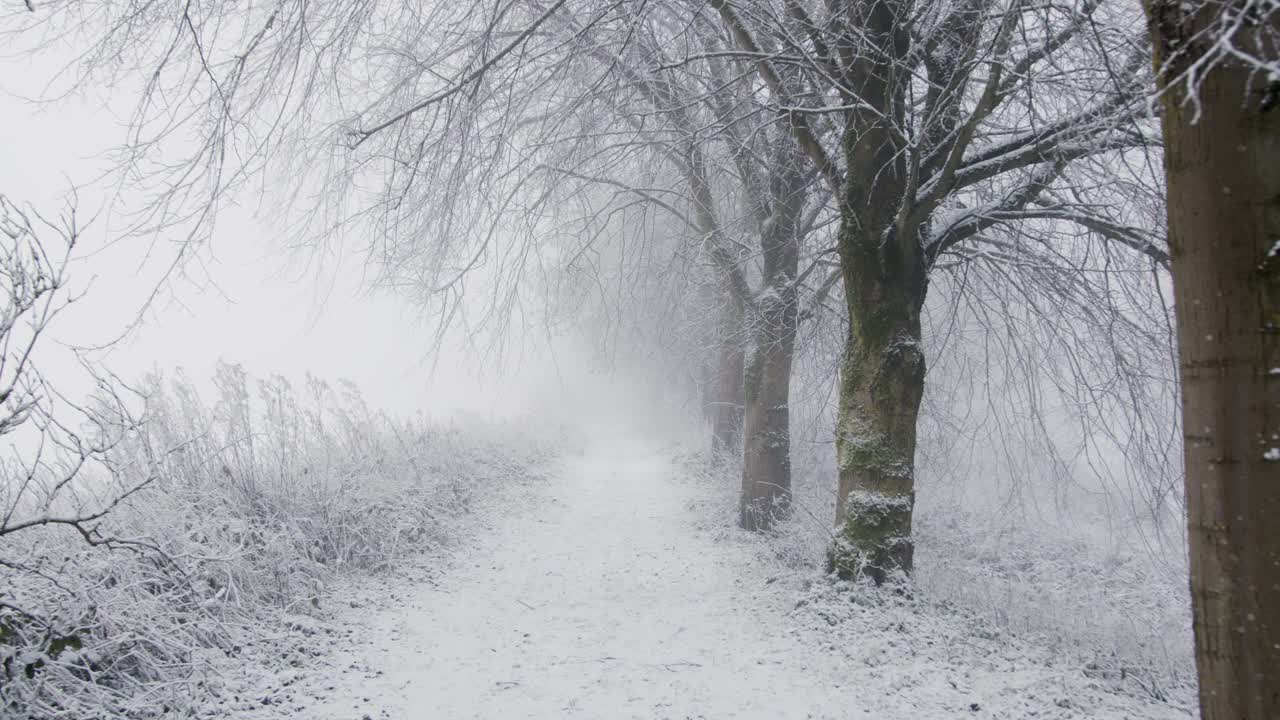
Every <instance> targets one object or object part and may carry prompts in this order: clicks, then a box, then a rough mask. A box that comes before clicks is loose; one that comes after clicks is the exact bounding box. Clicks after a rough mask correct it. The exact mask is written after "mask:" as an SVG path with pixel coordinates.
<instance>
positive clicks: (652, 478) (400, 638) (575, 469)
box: [235, 433, 1192, 720]
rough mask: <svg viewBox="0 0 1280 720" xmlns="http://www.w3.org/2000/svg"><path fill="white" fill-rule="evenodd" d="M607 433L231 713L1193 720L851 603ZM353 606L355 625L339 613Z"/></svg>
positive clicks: (1039, 653) (861, 601) (893, 608)
mask: <svg viewBox="0 0 1280 720" xmlns="http://www.w3.org/2000/svg"><path fill="white" fill-rule="evenodd" d="M670 456H671V453H670V452H669V451H664V449H663V448H662V447H661V446H660V445H659V444H658V443H656V442H652V443H651V442H648V441H646V440H644V439H642V438H636V437H634V436H627V435H625V434H621V433H614V434H611V436H604V437H596V438H594V439H593V440H591V441H590V442H589V443H588V448H587V450H586V451H585V452H584V453H583V454H581V455H578V456H571V457H569V458H567V459H566V460H564V461H563V462H562V464H561V468H560V469H559V471H558V472H555V473H553V476H552V478H551V479H550V480H549V481H547V482H542V481H538V482H536V483H528V484H525V485H523V486H521V487H520V488H518V489H516V490H514V491H513V492H512V494H511V496H510V497H508V498H506V499H505V500H504V501H503V502H501V503H500V504H495V505H494V506H493V507H490V508H488V509H487V510H482V511H481V517H480V519H479V520H478V522H481V523H482V524H483V525H485V526H486V527H485V528H484V529H483V530H477V531H475V532H472V533H470V537H468V538H467V539H466V540H465V542H463V543H462V544H461V545H460V546H458V547H454V548H453V549H452V550H451V552H450V554H451V555H452V559H451V560H450V561H449V562H448V563H447V566H446V567H444V568H442V569H441V570H440V572H438V573H435V572H431V573H430V574H431V575H432V576H431V577H430V578H427V577H424V576H423V574H422V573H417V574H415V573H412V572H411V573H407V574H405V573H402V574H401V575H399V576H397V577H394V578H391V579H388V578H386V577H374V578H372V579H366V580H364V581H362V582H363V583H364V584H365V585H366V586H363V587H361V588H357V589H355V590H353V591H352V593H351V594H349V595H347V596H346V597H347V598H351V600H350V602H349V603H348V602H347V601H346V600H345V599H344V600H342V601H341V602H342V604H343V607H342V608H341V610H340V612H338V614H337V615H336V616H335V617H331V618H330V621H331V622H332V623H333V624H334V625H336V626H338V627H340V628H342V629H341V630H339V631H338V632H333V631H332V630H330V629H326V630H325V631H324V632H319V631H317V633H316V639H317V643H319V642H320V640H319V639H318V638H320V637H322V636H326V634H327V637H328V638H329V642H331V643H332V645H333V650H332V651H331V652H329V653H327V654H325V655H324V656H322V657H321V659H320V660H319V664H320V665H323V666H325V667H314V666H313V667H310V668H304V669H303V670H302V671H301V672H300V673H299V674H297V675H295V676H290V677H288V678H287V679H286V680H285V681H284V683H283V685H281V684H280V683H279V680H278V678H277V679H275V680H273V681H272V682H273V683H275V687H274V689H272V690H270V691H268V692H267V694H266V696H265V697H264V699H263V700H262V701H261V702H259V703H254V704H255V705H259V706H260V707H258V708H256V709H255V710H249V711H247V712H239V713H235V716H236V717H245V716H248V715H250V714H252V715H254V716H257V715H258V714H259V713H265V714H267V715H277V716H280V715H282V716H285V717H292V718H318V719H329V718H332V719H339V718H341V719H351V720H363V719H365V718H368V719H371V720H379V719H382V718H390V719H394V720H428V719H437V718H441V719H446V718H485V719H493V720H508V719H512V718H601V719H606V718H653V719H668V718H669V719H672V720H677V719H679V720H685V719H689V718H705V719H707V720H716V719H719V718H773V719H778V718H832V719H835V718H861V717H869V718H870V717H874V718H888V719H893V718H903V719H910V718H924V719H928V718H949V717H957V718H961V717H963V718H971V717H972V718H1185V717H1188V716H1191V715H1192V710H1190V709H1189V708H1188V707H1187V706H1185V705H1183V704H1182V703H1177V704H1172V703H1171V701H1165V702H1159V701H1156V700H1154V699H1152V698H1150V697H1144V696H1142V694H1141V693H1139V692H1135V691H1134V689H1133V688H1132V687H1131V686H1129V685H1125V684H1124V683H1123V682H1122V681H1120V680H1117V679H1114V678H1112V679H1106V678H1098V677H1091V673H1089V672H1087V671H1086V667H1085V663H1084V662H1083V661H1081V660H1079V659H1073V658H1064V657H1055V656H1052V655H1050V654H1049V652H1048V651H1047V650H1044V649H1042V647H1040V646H1038V645H1037V644H1036V643H1035V642H1034V641H1032V640H1024V639H1019V638H1014V637H1009V636H1007V635H1000V634H998V633H991V632H983V631H982V625H981V624H980V623H978V622H976V621H975V620H974V619H972V618H968V617H965V616H963V615H960V614H957V613H954V612H951V611H944V610H942V609H939V608H938V606H937V605H936V604H929V603H926V602H923V601H914V602H913V601H909V600H904V599H902V598H899V597H894V596H891V595H889V596H886V594H885V593H876V592H873V591H871V590H869V589H855V590H854V591H853V592H850V591H848V590H847V589H846V590H844V591H838V590H837V589H835V588H834V587H833V586H832V584H831V583H830V582H828V581H826V580H823V579H821V578H814V577H813V575H812V573H808V574H805V573H801V572H798V571H797V572H793V573H790V574H787V573H785V572H783V573H781V574H779V573H778V572H777V568H776V567H775V566H772V565H770V564H769V563H768V562H766V560H765V558H764V557H763V553H761V552H760V544H761V541H759V540H756V539H753V538H751V537H749V536H747V535H746V534H745V533H740V532H737V531H734V532H731V533H729V532H723V531H717V530H715V529H714V528H711V529H709V528H708V527H707V523H706V522H705V521H704V520H703V519H702V518H701V516H700V515H701V514H700V513H699V512H698V511H697V510H698V508H699V507H700V506H701V509H702V510H705V506H706V504H707V502H708V495H710V494H713V493H716V492H732V489H731V488H730V489H717V488H712V487H709V486H708V485H707V483H705V482H701V481H696V480H694V479H691V478H689V477H688V474H687V473H682V472H680V471H679V469H678V467H677V465H676V464H675V463H674V462H673V461H672V460H671V459H670ZM347 605H353V606H354V607H347Z"/></svg>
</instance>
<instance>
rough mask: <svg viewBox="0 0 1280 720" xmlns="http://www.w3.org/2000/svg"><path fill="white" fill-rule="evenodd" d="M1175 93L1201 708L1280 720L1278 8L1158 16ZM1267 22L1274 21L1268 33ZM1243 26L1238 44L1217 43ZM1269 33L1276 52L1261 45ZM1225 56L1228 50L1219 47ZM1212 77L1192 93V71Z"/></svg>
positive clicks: (1167, 101) (1154, 9)
mask: <svg viewBox="0 0 1280 720" xmlns="http://www.w3.org/2000/svg"><path fill="white" fill-rule="evenodd" d="M1147 10H1148V14H1149V19H1150V21H1151V22H1150V29H1151V34H1152V41H1153V44H1154V46H1155V60H1156V67H1157V70H1158V71H1159V72H1161V73H1162V78H1163V79H1164V80H1165V81H1166V82H1169V83H1171V85H1169V86H1166V87H1164V88H1163V110H1164V117H1163V123H1164V135H1165V172H1166V176H1167V178H1168V192H1169V199H1168V213H1169V243H1170V250H1171V256H1172V266H1173V267H1172V269H1173V285H1174V303H1175V304H1174V307H1175V311H1176V314H1177V324H1178V353H1179V356H1180V365H1181V376H1182V416H1183V429H1184V433H1185V446H1184V456H1185V461H1186V485H1187V522H1188V540H1189V545H1190V556H1191V599H1192V611H1193V624H1194V630H1195V643H1196V665H1197V668H1198V671H1199V679H1200V711H1201V715H1202V716H1203V717H1204V718H1206V720H1212V719H1214V718H1224V719H1225V718H1231V720H1239V719H1241V718H1259V719H1261V718H1277V717H1280V531H1278V530H1277V525H1278V524H1280V83H1277V82H1276V81H1275V80H1274V79H1269V78H1267V76H1266V73H1265V72H1259V71H1258V69H1257V67H1253V66H1252V65H1255V64H1256V63H1250V62H1246V61H1242V60H1241V59H1240V58H1239V57H1217V58H1215V57H1213V56H1212V55H1211V54H1210V53H1212V52H1214V49H1215V48H1214V43H1215V41H1218V40H1226V41H1227V42H1228V43H1229V44H1230V45H1231V46H1232V47H1233V48H1235V49H1236V50H1237V51H1239V52H1240V53H1241V54H1242V55H1248V54H1250V53H1252V54H1254V56H1255V58H1256V59H1257V60H1260V61H1262V62H1266V63H1270V64H1271V65H1272V66H1273V67H1274V66H1276V65H1277V64H1280V48H1277V46H1276V45H1275V44H1274V38H1275V37H1276V33H1280V13H1273V14H1272V16H1271V17H1270V18H1269V19H1268V20H1263V19H1262V18H1261V17H1253V18H1252V19H1250V20H1249V21H1248V22H1241V23H1234V22H1227V21H1226V18H1227V17H1228V16H1230V15H1233V14H1235V15H1241V16H1245V15H1247V13H1246V12H1244V11H1245V4H1244V3H1242V2H1223V3H1220V4H1194V5H1187V4H1184V3H1175V2H1171V1H1169V0H1156V1H1154V2H1150V3H1149V4H1148V6H1147ZM1260 21H1261V22H1260ZM1223 26H1227V27H1234V28H1236V30H1235V32H1234V36H1233V37H1231V38H1221V37H1217V36H1216V35H1215V33H1216V32H1219V28H1221V27H1223ZM1268 32H1269V33H1271V38H1272V40H1271V41H1270V44H1269V43H1268V41H1266V40H1260V38H1262V37H1264V36H1265V34H1266V33H1268ZM1218 47H1222V46H1221V45H1219V46H1218ZM1193 68H1195V71H1197V72H1200V73H1202V75H1201V76H1200V78H1199V80H1200V82H1198V83H1192V85H1193V87H1194V88H1195V92H1196V96H1195V97H1189V96H1188V95H1187V93H1186V87H1187V85H1186V84H1185V83H1184V80H1185V78H1186V77H1187V76H1186V75H1185V73H1187V72H1189V71H1193Z"/></svg>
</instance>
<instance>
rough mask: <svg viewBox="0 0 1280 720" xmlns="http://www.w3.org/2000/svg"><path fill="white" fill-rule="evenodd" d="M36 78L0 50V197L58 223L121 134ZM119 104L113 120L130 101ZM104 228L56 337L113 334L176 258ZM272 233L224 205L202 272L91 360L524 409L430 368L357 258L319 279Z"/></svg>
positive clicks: (113, 123)
mask: <svg viewBox="0 0 1280 720" xmlns="http://www.w3.org/2000/svg"><path fill="white" fill-rule="evenodd" d="M49 67H50V68H52V67H53V66H52V65H50V66H49ZM47 76H48V72H47V71H43V70H42V69H41V68H40V67H32V65H31V63H30V60H29V59H21V58H19V59H14V58H8V57H4V56H3V55H0V193H5V194H7V195H8V196H9V197H10V198H11V199H12V200H14V201H15V202H18V203H19V204H21V203H24V202H28V203H31V204H32V205H33V206H35V207H36V208H37V209H38V210H40V211H41V212H42V213H46V214H48V213H54V214H56V213H57V212H59V211H60V210H61V209H62V208H63V207H65V197H66V192H67V190H68V189H69V188H70V187H72V186H73V185H76V186H86V185H89V184H91V183H92V182H93V181H94V180H95V179H96V177H97V176H99V175H100V174H101V172H102V171H103V170H105V169H106V168H108V167H110V163H109V160H108V159H107V158H105V157H104V156H103V155H102V153H103V151H104V150H106V149H108V148H110V147H111V146H112V145H113V144H116V143H119V141H120V140H121V139H122V138H123V136H124V128H123V123H122V122H121V120H120V119H119V117H117V115H116V114H113V112H112V109H111V108H108V107H106V105H108V104H109V103H108V102H107V101H106V98H105V97H102V98H93V97H91V98H70V99H66V100H62V101H59V102H58V103H56V104H53V105H44V106H40V105H35V104H33V103H31V102H29V101H28V100H27V99H26V98H31V97H36V96H39V95H40V94H41V92H42V83H43V82H44V78H45V77H47ZM117 102H118V104H119V105H120V107H118V108H116V111H117V112H118V113H119V114H120V115H121V116H123V115H124V113H127V111H128V110H129V105H128V98H120V99H119V100H118V101H117ZM105 204H106V203H105V200H104V195H103V192H102V190H100V189H99V190H94V189H92V188H89V189H86V190H84V191H82V192H81V215H82V217H89V216H91V215H93V214H94V213H96V212H98V211H99V210H101V209H102V208H103V207H104V205H105ZM112 224H113V222H112V221H111V220H110V218H109V217H106V216H105V215H100V216H99V217H98V218H97V219H96V220H95V222H94V223H93V225H92V226H91V229H90V232H88V233H87V238H86V239H85V242H84V246H85V247H84V252H81V253H79V255H81V256H82V257H81V258H80V260H79V261H78V262H77V263H76V265H75V266H74V269H73V272H72V276H73V283H74V284H75V286H76V287H80V288H83V287H85V286H86V283H88V282H89V281H90V280H92V285H91V292H90V293H88V294H87V295H86V297H85V299H84V301H82V302H81V303H79V304H78V305H77V306H75V307H73V308H72V309H71V311H70V312H68V314H67V315H66V316H65V317H64V318H62V319H61V320H60V322H59V324H58V331H57V333H56V334H55V337H56V338H57V339H59V340H62V341H65V342H69V343H73V344H77V345H93V344H97V343H101V342H104V341H106V340H108V339H110V338H112V337H115V336H117V335H119V334H120V333H121V332H122V330H124V329H125V328H126V327H128V326H129V324H130V323H131V322H132V321H133V319H134V318H135V317H137V313H138V310H139V308H141V307H142V306H143V304H144V300H145V298H146V296H147V293H149V292H150V290H151V289H152V288H153V287H154V285H155V279H156V278H157V277H158V276H159V274H160V272H161V271H162V270H163V268H164V267H165V266H166V265H167V264H168V259H169V258H172V256H173V252H174V247H173V246H172V245H164V244H161V245H159V246H157V247H156V248H154V250H153V252H152V253H151V258H150V259H149V260H146V261H144V258H145V257H146V255H147V251H148V247H147V243H146V241H144V240H136V239H135V240H127V241H124V242H117V243H115V244H114V245H110V246H108V243H107V241H108V239H109V238H111V237H113V235H112V232H111V230H112V228H111V226H112ZM114 224H115V225H116V226H117V227H118V226H121V225H123V223H122V222H120V221H116V222H114ZM275 235H276V234H275V233H273V232H272V231H271V228H270V226H269V224H268V223H267V222H266V221H264V220H256V219H255V218H253V217H252V215H251V214H250V213H248V212H243V211H238V210H234V209H233V212H231V213H228V214H226V215H225V216H223V217H222V218H221V219H220V220H219V222H218V225H217V231H216V234H215V237H214V241H213V243H212V245H211V246H210V247H209V248H207V250H206V251H205V252H203V253H202V254H201V258H202V259H203V262H202V266H201V269H200V270H199V271H196V272H194V273H193V275H194V277H193V278H192V279H191V280H190V281H180V282H178V283H176V286H175V288H174V292H172V293H169V294H167V295H165V296H162V297H161V299H160V300H159V301H158V302H156V303H154V304H152V306H151V308H150V310H149V311H148V312H147V313H146V315H145V316H144V317H145V321H144V322H143V324H142V325H141V326H140V327H139V328H138V329H137V330H135V331H134V332H133V333H132V334H130V335H129V336H128V337H127V339H126V341H125V342H123V343H120V344H118V345H117V346H115V347H113V348H111V349H110V350H109V351H108V352H107V353H105V354H104V355H103V356H102V357H103V359H104V360H105V362H106V364H107V366H108V367H109V368H110V369H111V370H112V371H114V372H116V373H118V374H120V375H121V376H122V377H125V378H133V377H137V376H139V375H141V374H143V373H145V372H148V371H150V370H152V369H160V370H164V371H172V370H173V369H174V368H177V367H183V368H185V369H186V371H187V373H188V375H190V376H191V377H192V378H193V379H198V380H204V379H207V378H208V377H210V376H211V372H212V368H213V365H214V363H215V362H216V361H217V360H218V359H219V358H222V359H225V360H227V361H231V362H238V363H241V364H243V365H244V366H245V367H246V369H248V370H249V371H250V372H251V373H252V374H254V375H257V376H264V375H266V374H272V373H276V374H281V375H284V376H285V377H288V378H289V379H291V380H294V381H300V380H301V379H302V377H303V376H304V374H305V373H306V372H307V371H310V372H312V373H314V374H316V375H317V376H319V377H322V378H324V379H328V380H336V379H338V378H348V379H350V380H353V381H355V382H356V384H357V385H359V386H360V387H361V389H362V390H364V392H365V395H366V399H367V400H368V401H369V404H370V405H371V406H372V407H374V408H379V409H385V410H388V411H391V412H395V413H408V412H413V411H416V410H423V411H424V412H427V413H428V414H432V415H436V414H441V413H445V412H448V411H451V410H454V409H460V408H463V409H468V410H472V411H479V412H484V413H488V412H491V411H495V410H496V411H499V413H500V414H501V413H505V412H510V411H511V410H512V409H517V410H518V409H521V408H520V406H522V405H524V404H525V403H526V402H527V401H528V400H529V398H527V397H526V398H521V397H513V394H512V391H511V386H510V380H511V379H512V378H508V383H507V386H506V389H505V391H504V392H503V393H502V394H499V393H498V391H497V390H496V388H495V387H494V386H493V385H494V384H493V383H491V382H490V383H482V382H481V381H480V380H479V378H478V377H477V373H476V369H475V363H474V362H468V361H466V360H465V359H463V358H462V355H461V353H459V352H457V351H453V352H442V353H441V354H440V360H439V362H438V363H437V364H436V365H435V371H434V373H433V372H432V362H431V352H430V351H431V349H432V348H433V342H432V337H433V332H432V328H431V326H430V324H429V323H426V322H421V321H420V319H418V318H415V317H414V315H413V313H412V311H411V308H410V306H409V305H408V304H406V303H403V302H401V301H399V300H396V299H394V298H389V297H385V296H384V297H378V296H372V295H370V294H369V293H368V292H367V291H364V289H363V288H362V285H361V277H360V275H361V268H360V267H359V265H358V263H353V262H347V263H345V265H344V266H342V267H339V268H337V270H338V271H337V272H333V270H334V269H333V268H330V269H329V271H328V272H327V273H323V274H322V273H317V272H316V271H314V270H312V269H308V268H307V267H306V266H305V265H304V264H303V263H302V262H300V261H299V259H298V258H291V257H290V256H289V255H288V254H287V253H286V252H285V251H284V249H283V248H282V247H280V246H279V245H277V244H276V243H275V242H274V241H273V237H274V236H275ZM205 276H207V277H208V278H209V279H211V280H212V281H213V282H212V283H209V282H207V281H206V280H205ZM56 352H58V351H56V350H54V349H47V350H46V353H47V354H46V356H45V359H44V367H45V372H46V373H49V374H53V375H54V377H55V384H58V383H59V382H66V383H74V382H75V380H74V379H73V377H72V375H73V374H75V368H74V367H72V366H71V364H70V362H69V361H68V360H67V358H66V357H63V356H62V355H58V356H56V357H55V353H56ZM64 355H65V354H64ZM541 364H542V365H543V366H544V367H542V368H537V367H534V368H532V369H527V370H526V371H525V373H524V375H525V378H524V380H523V385H524V386H532V385H534V384H538V383H537V382H536V380H542V381H546V380H547V379H548V376H549V375H551V373H548V372H547V368H546V367H545V366H546V365H547V363H545V362H544V363H541ZM534 365H535V366H536V365H538V363H534ZM544 392H545V391H544Z"/></svg>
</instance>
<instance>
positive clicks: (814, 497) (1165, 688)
mask: <svg viewBox="0 0 1280 720" xmlns="http://www.w3.org/2000/svg"><path fill="white" fill-rule="evenodd" d="M822 449H823V448H817V449H816V450H815V449H809V451H807V452H806V449H805V448H801V450H800V452H797V453H796V456H797V460H798V462H797V464H796V469H795V477H794V483H795V492H796V495H795V498H794V513H793V515H792V517H791V518H790V519H789V520H787V521H785V522H783V523H781V524H780V525H779V527H778V528H777V530H776V531H775V532H774V533H773V534H772V535H771V536H770V537H767V538H760V539H757V540H756V544H757V549H758V551H759V553H760V554H761V555H762V557H763V558H764V560H765V561H766V562H768V563H770V564H772V565H773V567H774V568H775V577H777V578H790V579H791V580H792V581H793V582H795V583H798V584H801V585H804V586H806V587H809V588H810V589H809V590H806V591H805V593H804V597H803V598H802V599H801V600H800V602H802V603H803V604H804V605H805V606H808V608H809V609H808V611H807V612H811V613H812V612H816V613H818V614H819V615H820V616H821V617H819V618H818V619H817V620H815V622H819V621H820V623H831V624H832V625H833V626H834V625H838V624H841V623H849V628H847V630H848V632H849V633H852V634H855V635H856V634H857V632H860V631H859V630H858V628H859V627H861V626H862V625H863V624H865V623H866V622H871V621H872V620H875V621H877V622H878V621H879V620H880V619H881V618H880V615H877V614H875V613H872V614H871V615H867V612H868V611H867V610H866V609H865V607H864V606H870V605H874V606H875V607H877V608H880V610H877V611H876V612H877V613H879V612H880V611H881V610H883V611H884V612H886V613H888V615H893V616H897V615H901V616H902V617H904V618H906V617H912V622H914V623H916V624H917V625H918V624H919V623H921V622H932V621H930V620H929V619H928V618H930V617H933V618H937V617H938V616H940V615H944V616H950V617H951V618H952V620H953V621H954V622H951V623H950V624H944V625H945V627H944V628H943V630H944V631H945V632H960V633H962V634H963V633H966V632H967V633H970V634H971V635H972V637H968V638H965V639H964V641H965V642H976V643H980V644H982V645H984V646H994V645H998V644H999V643H1000V642H1003V641H1009V640H1010V639H1011V638H1021V639H1022V640H1023V642H1024V643H1030V644H1032V645H1034V646H1036V647H1038V648H1041V649H1043V651H1044V656H1045V658H1053V660H1054V662H1065V663H1068V664H1070V663H1074V664H1075V665H1077V666H1078V671H1079V673H1080V674H1081V675H1082V676H1084V677H1087V678H1090V679H1091V680H1096V681H1097V682H1099V683H1105V684H1107V685H1108V686H1111V687H1113V688H1114V689H1115V690H1116V691H1118V692H1122V693H1126V694H1131V695H1133V696H1135V697H1142V698H1146V699H1147V700H1150V701H1154V702H1156V703H1168V704H1169V705H1171V706H1172V707H1175V708H1184V707H1192V706H1194V696H1195V687H1196V686H1195V675H1194V665H1193V658H1192V655H1191V646H1190V643H1191V626H1190V615H1189V597H1188V595H1187V591H1186V587H1187V586H1186V569H1185V565H1182V564H1180V562H1179V560H1178V558H1170V557H1168V555H1167V554H1158V553H1156V552H1154V551H1153V549H1152V548H1130V549H1129V551H1127V552H1124V551H1119V550H1117V549H1116V548H1114V547H1112V546H1111V545H1110V544H1108V543H1105V542H1102V541H1100V540H1097V539H1096V538H1091V537H1090V536H1089V535H1088V534H1082V535H1078V536H1076V537H1066V536H1064V535H1062V534H1059V533H1057V532H1054V531H1051V530H1049V529H1048V528H1046V527H1042V526H1033V524H1032V523H1030V522H1028V521H1027V519H1026V518H1022V517H1020V516H1015V515H1004V516H1001V515H999V514H998V513H997V514H988V515H976V514H973V513H969V512H965V511H963V510H960V509H955V508H952V509H950V510H948V511H946V512H943V509H941V508H937V507H933V506H929V505H927V504H926V505H924V506H923V507H921V506H919V505H918V506H917V512H916V516H915V519H914V534H915V540H916V572H915V574H914V576H913V578H912V584H911V587H910V590H909V592H908V594H909V595H910V597H909V598H906V597H902V596H896V595H894V594H893V593H891V592H890V593H886V592H883V591H876V590H875V589H873V588H871V587H864V586H862V585H861V584H848V583H840V582H834V581H833V580H832V579H831V578H828V577H825V557H826V549H827V547H828V546H829V544H830V542H831V541H832V539H833V537H834V536H833V530H832V526H833V524H832V522H831V517H830V515H831V512H832V508H833V507H834V487H833V485H834V477H835V475H834V473H835V471H834V468H833V467H830V461H829V460H827V459H825V458H824V457H821V450H822ZM682 466H683V467H684V468H685V470H686V472H688V473H689V474H690V476H691V477H696V478H701V482H703V483H705V484H707V485H712V486H715V487H717V488H719V489H720V491H719V492H717V493H712V494H708V495H706V496H705V497H704V501H705V502H707V503H712V504H714V505H708V506H707V507H703V508H699V509H698V515H699V516H700V517H703V518H705V520H704V522H705V524H706V528H707V529H708V530H710V531H712V532H714V533H717V534H718V535H720V536H722V537H723V538H725V539H726V540H727V539H729V538H733V537H737V536H739V535H742V534H743V533H741V532H740V531H738V530H737V529H736V527H735V526H734V518H736V502H737V499H736V488H737V486H738V483H739V477H740V473H741V469H740V468H739V467H737V466H736V465H735V464H733V463H729V464H726V465H720V466H715V465H709V464H707V463H706V461H705V459H704V456H703V455H702V454H699V453H691V454H687V455H685V456H684V457H683V459H682ZM885 603H888V604H887V605H886V604H885ZM890 610H892V611H891V612H890ZM833 632H834V631H833ZM909 640H910V638H906V637H904V639H903V641H904V642H907V641H909ZM957 642H959V640H957Z"/></svg>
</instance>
